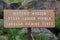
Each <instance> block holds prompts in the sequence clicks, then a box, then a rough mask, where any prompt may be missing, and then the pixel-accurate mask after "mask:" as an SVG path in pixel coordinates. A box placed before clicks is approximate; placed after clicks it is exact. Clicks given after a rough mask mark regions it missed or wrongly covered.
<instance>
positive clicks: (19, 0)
mask: <svg viewBox="0 0 60 40" xmlns="http://www.w3.org/2000/svg"><path fill="white" fill-rule="evenodd" d="M23 1H24V0H7V3H11V2H21V3H22V2H23Z"/></svg>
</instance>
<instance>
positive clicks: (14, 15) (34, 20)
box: [4, 10, 55, 28]
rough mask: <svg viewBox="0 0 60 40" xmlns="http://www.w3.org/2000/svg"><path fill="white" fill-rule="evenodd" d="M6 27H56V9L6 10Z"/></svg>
mask: <svg viewBox="0 0 60 40" xmlns="http://www.w3.org/2000/svg"><path fill="white" fill-rule="evenodd" d="M4 27H5V28H30V27H31V28H35V27H40V28H54V27H55V12H54V10H31V11H29V10H4Z"/></svg>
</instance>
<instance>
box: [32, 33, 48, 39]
mask: <svg viewBox="0 0 60 40" xmlns="http://www.w3.org/2000/svg"><path fill="white" fill-rule="evenodd" d="M33 38H34V40H49V37H48V35H45V34H42V33H40V34H39V35H33Z"/></svg>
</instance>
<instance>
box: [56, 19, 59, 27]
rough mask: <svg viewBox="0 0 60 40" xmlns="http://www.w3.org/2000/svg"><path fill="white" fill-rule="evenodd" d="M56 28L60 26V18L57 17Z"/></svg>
mask: <svg viewBox="0 0 60 40" xmlns="http://www.w3.org/2000/svg"><path fill="white" fill-rule="evenodd" d="M56 28H60V19H59V18H56Z"/></svg>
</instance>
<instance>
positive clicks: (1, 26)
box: [0, 20, 4, 35]
mask: <svg viewBox="0 0 60 40" xmlns="http://www.w3.org/2000/svg"><path fill="white" fill-rule="evenodd" d="M3 26H4V25H3V20H0V35H1V34H3V31H4V28H3Z"/></svg>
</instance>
